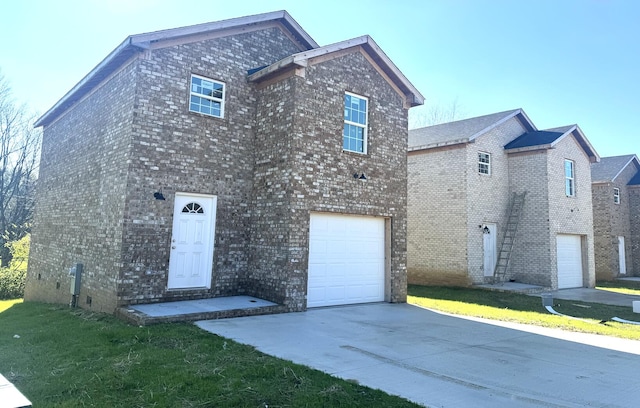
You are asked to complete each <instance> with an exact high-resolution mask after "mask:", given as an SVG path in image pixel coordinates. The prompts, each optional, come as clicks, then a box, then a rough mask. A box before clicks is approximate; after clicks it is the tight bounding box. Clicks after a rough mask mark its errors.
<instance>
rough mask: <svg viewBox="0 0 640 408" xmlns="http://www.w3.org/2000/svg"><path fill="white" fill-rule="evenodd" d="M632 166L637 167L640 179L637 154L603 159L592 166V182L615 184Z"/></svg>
mask: <svg viewBox="0 0 640 408" xmlns="http://www.w3.org/2000/svg"><path fill="white" fill-rule="evenodd" d="M631 164H633V165H635V167H636V169H637V173H636V176H637V177H640V176H638V174H640V160H639V159H638V156H636V155H635V154H625V155H621V156H608V157H602V158H601V159H600V162H599V163H593V164H591V182H592V183H608V182H613V181H615V180H616V178H617V177H618V176H619V175H620V174H621V173H622V172H623V171H624V170H625V169H626V168H627V167H628V166H629V165H631ZM637 177H634V179H635V178H637Z"/></svg>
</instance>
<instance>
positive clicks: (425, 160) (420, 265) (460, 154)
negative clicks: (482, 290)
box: [407, 109, 599, 289]
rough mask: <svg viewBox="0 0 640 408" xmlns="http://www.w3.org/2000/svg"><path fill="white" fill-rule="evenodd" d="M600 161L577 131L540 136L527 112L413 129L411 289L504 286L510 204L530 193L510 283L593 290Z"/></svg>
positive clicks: (514, 249) (568, 129)
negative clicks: (596, 165)
mask: <svg viewBox="0 0 640 408" xmlns="http://www.w3.org/2000/svg"><path fill="white" fill-rule="evenodd" d="M598 160H599V157H598V155H597V153H596V152H595V150H594V149H593V148H592V147H591V145H590V143H589V141H588V140H587V138H586V137H585V136H584V134H583V133H582V131H581V130H580V128H579V127H578V126H576V125H573V126H567V127H564V128H557V129H549V130H544V131H539V130H538V129H537V128H536V127H535V125H534V124H533V122H531V120H530V119H529V118H528V117H527V115H526V114H525V112H524V111H523V110H521V109H516V110H512V111H507V112H500V113H495V114H492V115H486V116H481V117H477V118H472V119H466V120H460V121H456V122H451V123H445V124H441V125H436V126H430V127H426V128H421V129H415V130H410V131H409V153H408V166H409V170H408V206H407V212H408V226H409V227H408V241H409V242H408V249H407V268H408V279H409V282H410V283H417V284H431V285H438V284H445V285H471V284H483V283H490V282H493V281H495V278H494V271H495V270H496V265H498V264H499V263H498V260H499V258H500V250H501V247H502V242H503V238H504V237H505V230H506V227H507V220H508V214H509V211H510V202H511V200H512V198H513V195H514V193H517V194H522V193H524V192H526V195H525V196H524V204H523V207H522V211H521V213H520V214H521V215H520V217H519V224H518V228H517V233H516V235H515V240H514V243H513V247H512V249H511V251H510V254H511V256H510V259H509V263H508V268H507V269H506V274H504V275H503V276H501V278H502V280H513V281H517V282H522V283H528V284H534V285H540V286H543V287H545V288H552V289H556V288H566V287H579V286H589V287H591V286H594V284H595V280H594V260H593V228H592V224H593V219H592V206H591V173H590V164H591V162H595V161H598Z"/></svg>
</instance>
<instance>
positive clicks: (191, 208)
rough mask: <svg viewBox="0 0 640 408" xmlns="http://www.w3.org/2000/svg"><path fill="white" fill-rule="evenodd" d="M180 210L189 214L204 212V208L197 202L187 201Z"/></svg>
mask: <svg viewBox="0 0 640 408" xmlns="http://www.w3.org/2000/svg"><path fill="white" fill-rule="evenodd" d="M182 212H183V213H189V214H204V209H203V208H202V206H201V205H200V204H198V203H189V204H187V205H185V206H184V207H182Z"/></svg>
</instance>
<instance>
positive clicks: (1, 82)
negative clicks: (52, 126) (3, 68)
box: [0, 73, 40, 267]
mask: <svg viewBox="0 0 640 408" xmlns="http://www.w3.org/2000/svg"><path fill="white" fill-rule="evenodd" d="M34 119H35V115H33V114H30V113H29V112H28V110H27V108H26V106H25V105H17V104H16V102H15V101H14V99H13V97H12V94H11V88H10V87H9V84H8V83H7V81H6V80H5V78H4V76H3V75H2V73H0V259H1V262H0V266H2V267H7V266H9V264H10V262H11V251H10V250H9V248H8V246H7V245H6V244H7V243H8V242H12V241H15V240H18V239H20V238H22V237H23V236H24V235H25V234H26V233H27V232H29V227H30V221H31V214H32V210H33V190H34V186H35V180H36V177H37V171H38V153H39V151H40V131H39V130H37V129H34V128H33V122H34Z"/></svg>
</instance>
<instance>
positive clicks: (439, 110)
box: [409, 98, 464, 129]
mask: <svg viewBox="0 0 640 408" xmlns="http://www.w3.org/2000/svg"><path fill="white" fill-rule="evenodd" d="M409 115H410V116H409V128H410V129H416V128H421V127H425V126H433V125H439V124H441V123H446V122H453V121H454V120H460V119H462V117H463V116H464V109H463V108H462V107H461V106H460V104H459V103H458V98H456V99H454V100H452V101H451V102H450V103H449V104H435V105H427V106H424V107H421V108H417V109H416V108H414V109H412V110H410V111H409Z"/></svg>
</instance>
